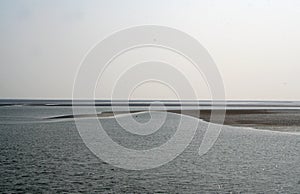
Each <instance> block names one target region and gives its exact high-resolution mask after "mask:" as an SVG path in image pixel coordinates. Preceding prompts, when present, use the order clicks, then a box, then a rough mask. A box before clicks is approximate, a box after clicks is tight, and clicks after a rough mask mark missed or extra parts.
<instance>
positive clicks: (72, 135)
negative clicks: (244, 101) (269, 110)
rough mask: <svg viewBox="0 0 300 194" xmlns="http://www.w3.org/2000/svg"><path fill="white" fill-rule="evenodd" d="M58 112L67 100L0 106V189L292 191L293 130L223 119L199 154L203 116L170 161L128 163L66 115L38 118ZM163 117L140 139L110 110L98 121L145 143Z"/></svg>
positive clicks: (298, 141) (170, 126)
mask: <svg viewBox="0 0 300 194" xmlns="http://www.w3.org/2000/svg"><path fill="white" fill-rule="evenodd" d="M101 110H102V111H103V110H107V108H102V109H101V108H99V111H101ZM64 114H72V110H71V108H70V107H60V108H58V107H1V108H0V115H1V118H0V119H1V121H0V148H1V149H0V174H1V177H0V191H1V192H80V191H82V192H89V193H91V192H93V193H94V192H139V193H140V192H164V193H165V192H168V193H175V192H179V193H183V192H193V193H195V192H199V191H203V192H205V191H206V192H255V193H258V192H270V193H274V192H283V193H299V191H300V184H299V181H300V176H299V175H300V162H299V161H300V154H299V153H300V136H299V135H296V134H292V133H280V132H271V131H260V130H254V129H246V128H238V127H236V128H234V127H225V128H224V129H223V130H222V132H221V134H220V136H219V138H218V140H217V142H216V144H215V145H214V147H213V148H212V149H211V150H210V151H209V152H208V153H207V154H205V155H204V156H201V157H199V156H198V155H197V152H198V149H199V145H200V142H201V140H202V136H203V128H205V125H206V124H207V123H204V122H203V123H202V125H201V127H200V128H199V130H198V133H197V135H196V136H195V138H194V139H193V141H192V143H191V144H190V146H189V147H188V148H187V149H186V150H185V151H184V152H183V154H181V155H180V156H179V157H177V158H176V159H175V160H173V161H172V162H170V163H168V164H166V165H164V166H161V167H159V168H156V169H151V170H145V171H129V170H123V169H119V168H116V167H113V166H111V165H110V164H107V163H105V162H103V161H101V160H100V159H98V158H97V157H95V156H94V155H93V154H92V153H91V152H90V151H89V149H88V148H87V147H86V146H85V145H84V143H83V141H82V140H81V138H80V136H79V134H78V132H77V130H76V127H75V124H74V122H73V121H61V122H38V121H39V119H41V118H45V117H48V116H54V115H64ZM148 117H149V115H147V114H140V115H139V118H138V119H139V120H140V121H141V122H143V121H146V120H147V119H149V118H148ZM167 119H168V122H167V123H166V124H165V125H164V126H163V127H162V129H160V130H161V131H160V132H158V131H157V133H156V134H154V136H153V137H151V136H149V137H147V138H146V139H145V138H144V139H143V138H142V139H139V138H137V137H136V136H128V134H127V135H125V134H124V133H125V132H124V131H122V129H121V128H120V126H118V124H117V123H116V122H115V120H114V119H113V118H110V119H105V120H104V124H105V125H106V128H108V129H109V128H110V129H111V130H109V131H107V133H108V134H109V135H110V136H111V137H112V138H113V139H114V140H115V141H116V142H118V143H119V144H122V145H124V146H128V147H130V146H132V147H133V148H135V149H148V148H149V147H151V146H158V145H160V144H162V143H164V142H165V141H167V139H169V138H170V137H171V136H172V134H173V133H174V126H175V125H176V123H177V122H178V117H177V116H176V115H174V114H170V115H168V118H167ZM8 121H10V122H9V123H7V122H8ZM20 121H28V122H27V123H23V124H20V123H21V122H20ZM14 122H15V124H14ZM5 123H6V124H5ZM18 123H19V124H18ZM143 146H144V147H143Z"/></svg>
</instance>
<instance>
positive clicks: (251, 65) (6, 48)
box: [0, 0, 300, 100]
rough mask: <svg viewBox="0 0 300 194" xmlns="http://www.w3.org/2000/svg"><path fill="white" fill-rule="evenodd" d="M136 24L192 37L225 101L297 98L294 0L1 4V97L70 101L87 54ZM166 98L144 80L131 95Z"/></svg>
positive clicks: (298, 39) (299, 48) (299, 38)
mask: <svg viewBox="0 0 300 194" xmlns="http://www.w3.org/2000/svg"><path fill="white" fill-rule="evenodd" d="M143 24H156V25H166V26H169V27H173V28H177V29H179V30H181V31H184V32H186V33H188V34H190V35H192V36H193V37H195V38H196V39H198V40H199V42H200V43H201V44H202V45H203V46H204V47H205V48H206V49H207V50H208V51H209V53H210V55H211V56H212V57H213V59H214V61H215V62H216V64H217V66H218V68H219V71H220V73H221V75H222V77H223V80H224V85H225V91H226V97H227V98H228V99H254V100H255V99H273V100H277V99H279V100H300V87H299V83H300V1H297V0H294V1H289V0H281V1H272V0H256V1H255V0H252V1H246V0H243V1H240V0H236V1H233V0H228V1H224V0H206V1H201V0H195V1H187V0H185V1H182V0H170V1H164V0H163V1H162V0H157V1H155V0H151V1H146V0H136V1H131V0H127V1H123V0H119V1H113V0H107V1H84V0H81V1H79V0H70V1H64V0H57V1H52V0H51V1H50V0H49V1H38V0H36V1H30V0H26V1H14V0H7V1H5V0H1V1H0V28H1V36H0V43H1V44H0V98H71V96H72V87H73V81H74V78H75V74H76V71H77V67H78V66H79V64H80V62H81V60H82V58H83V57H84V56H85V54H86V53H87V51H88V50H89V49H90V48H91V47H92V46H93V45H95V43H97V42H99V41H100V40H101V39H103V38H104V37H106V36H108V35H109V34H111V33H112V32H114V31H117V30H120V29H123V28H127V27H130V26H135V25H143ZM151 91H156V92H155V93H153V92H151ZM157 91H161V92H157ZM171 93H172V92H170V91H168V89H167V88H165V87H163V86H161V85H159V84H157V83H155V84H152V85H151V84H149V83H147V84H145V85H144V88H142V87H141V88H139V89H137V90H136V93H135V94H134V95H133V96H134V97H135V98H149V97H150V98H151V97H161V96H164V97H167V98H168V97H170V98H173V96H172V94H171ZM153 94H155V95H156V96H155V95H153ZM199 96H200V97H203V98H206V96H205V95H203V96H201V95H199ZM97 97H99V98H105V97H106V94H105V93H103V94H101V92H100V93H99V95H98V96H97Z"/></svg>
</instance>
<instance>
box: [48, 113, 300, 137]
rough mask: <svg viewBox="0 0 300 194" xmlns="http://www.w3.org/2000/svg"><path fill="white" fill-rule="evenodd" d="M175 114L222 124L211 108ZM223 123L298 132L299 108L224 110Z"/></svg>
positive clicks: (90, 115)
mask: <svg viewBox="0 0 300 194" xmlns="http://www.w3.org/2000/svg"><path fill="white" fill-rule="evenodd" d="M167 111H168V112H172V113H176V114H185V115H189V116H192V117H196V118H199V119H202V120H204V121H207V122H213V123H218V124H222V123H220V122H218V121H215V120H213V119H211V110H201V111H200V114H199V110H184V111H181V110H167ZM137 112H144V111H143V110H138V111H130V112H128V111H118V112H111V111H107V112H102V113H99V114H96V115H94V114H85V115H63V116H57V117H51V118H47V119H67V118H89V117H95V116H96V117H99V118H105V117H112V116H116V115H120V114H128V113H137ZM223 112H224V110H215V111H214V114H215V115H216V116H217V117H218V116H220V115H222V114H223ZM224 124H225V125H230V126H239V127H253V128H256V129H268V130H275V131H291V132H300V110H296V109H295V110H288V109H286V110H282V109H241V110H226V115H225V119H224Z"/></svg>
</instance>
